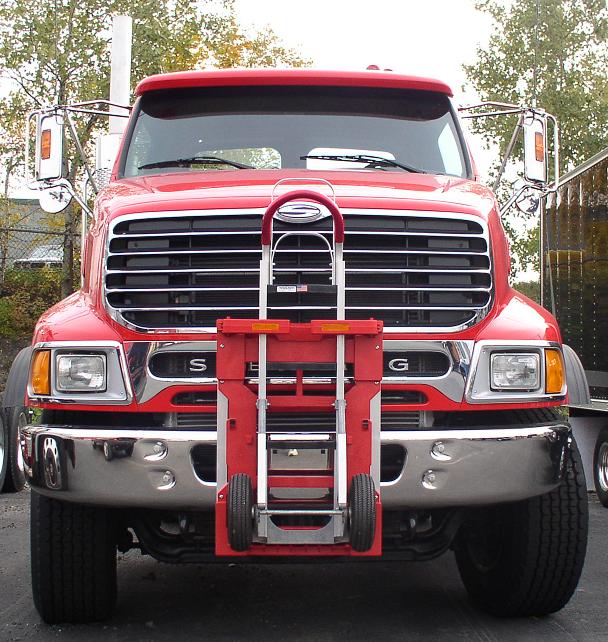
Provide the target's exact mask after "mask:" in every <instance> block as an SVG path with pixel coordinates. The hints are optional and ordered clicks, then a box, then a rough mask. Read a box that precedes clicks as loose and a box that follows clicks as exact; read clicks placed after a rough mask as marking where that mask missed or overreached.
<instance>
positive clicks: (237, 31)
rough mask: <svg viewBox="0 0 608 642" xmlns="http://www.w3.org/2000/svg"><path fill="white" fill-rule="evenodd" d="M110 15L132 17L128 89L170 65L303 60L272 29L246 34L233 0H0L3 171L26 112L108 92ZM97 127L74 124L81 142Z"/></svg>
mask: <svg viewBox="0 0 608 642" xmlns="http://www.w3.org/2000/svg"><path fill="white" fill-rule="evenodd" d="M116 14H128V15H130V16H131V17H132V18H133V56H132V79H131V86H132V87H133V88H134V87H135V85H136V83H137V82H138V81H139V80H141V79H142V78H143V77H144V76H147V75H150V74H155V73H161V72H168V71H180V70H185V69H194V68H203V67H235V66H246V67H251V66H260V67H268V66H296V67H299V66H302V65H305V64H308V61H306V60H304V59H302V58H301V57H300V56H299V55H298V54H297V53H296V52H295V51H293V50H291V49H289V48H286V47H284V46H282V45H281V43H280V42H279V40H278V38H277V36H276V35H275V34H274V33H273V32H272V30H270V29H266V30H264V31H261V32H257V33H253V34H250V33H248V32H246V31H245V30H244V29H243V28H242V27H241V26H240V25H239V24H238V21H237V18H236V13H235V9H234V3H233V0H201V1H199V2H193V1H192V0H52V1H50V0H46V1H44V2H40V1H39V0H0V70H1V71H2V73H3V75H4V76H5V77H7V78H11V79H12V80H13V85H14V88H15V89H14V90H13V91H12V92H11V93H10V94H9V96H8V97H7V99H6V100H4V101H3V102H2V105H1V106H0V122H1V123H2V128H3V130H4V132H3V133H4V135H3V136H2V138H1V139H0V156H1V157H3V158H5V159H10V162H9V164H8V165H7V167H6V169H7V170H8V171H9V172H11V171H13V169H14V168H15V167H16V166H17V165H18V164H19V163H21V162H22V160H23V140H22V130H23V122H24V117H25V114H26V113H27V112H28V111H29V110H31V109H36V108H38V107H42V106H45V105H49V104H67V103H71V102H77V101H86V100H95V99H98V98H107V97H108V95H109V86H110V78H109V71H110V38H111V26H112V17H113V16H114V15H116ZM95 126H96V120H95V119H94V118H87V119H85V120H84V122H81V123H79V127H78V130H79V131H78V133H79V137H80V139H81V142H82V143H83V145H84V144H86V142H87V139H88V138H89V137H90V135H91V134H92V133H93V131H94V128H95ZM71 160H72V161H73V162H74V161H75V159H74V158H72V159H71Z"/></svg>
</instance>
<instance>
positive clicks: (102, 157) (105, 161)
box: [95, 134, 122, 189]
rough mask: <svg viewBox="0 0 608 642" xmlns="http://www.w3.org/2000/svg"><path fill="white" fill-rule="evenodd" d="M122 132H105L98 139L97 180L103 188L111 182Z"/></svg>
mask: <svg viewBox="0 0 608 642" xmlns="http://www.w3.org/2000/svg"><path fill="white" fill-rule="evenodd" d="M121 137H122V134H104V135H102V136H100V137H99V138H98V139H97V142H96V146H95V147H96V149H95V182H96V183H97V188H98V189H102V188H104V187H105V186H106V185H107V184H108V183H109V182H110V176H111V175H112V169H113V168H114V163H115V161H116V156H117V155H118V150H119V148H120V139H121Z"/></svg>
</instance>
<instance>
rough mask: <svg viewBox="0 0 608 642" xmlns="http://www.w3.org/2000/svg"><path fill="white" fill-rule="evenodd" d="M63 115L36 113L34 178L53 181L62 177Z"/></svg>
mask: <svg viewBox="0 0 608 642" xmlns="http://www.w3.org/2000/svg"><path fill="white" fill-rule="evenodd" d="M63 129H64V122H63V116H61V115H60V114H55V113H50V114H38V116H37V118H36V163H35V179H36V180H37V181H53V180H57V179H59V178H62V177H63Z"/></svg>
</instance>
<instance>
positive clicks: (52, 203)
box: [38, 180, 72, 214]
mask: <svg viewBox="0 0 608 642" xmlns="http://www.w3.org/2000/svg"><path fill="white" fill-rule="evenodd" d="M38 200H39V201H40V208H41V209H42V210H43V211H44V212H47V213H48V214H58V213H59V212H62V211H63V210H64V209H65V208H66V207H67V206H68V205H69V204H70V203H71V202H72V190H71V189H70V184H69V183H68V182H67V181H66V180H60V181H57V182H56V183H54V184H53V185H52V186H51V187H47V188H44V189H41V190H40V194H39V196H38Z"/></svg>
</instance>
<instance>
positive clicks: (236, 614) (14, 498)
mask: <svg viewBox="0 0 608 642" xmlns="http://www.w3.org/2000/svg"><path fill="white" fill-rule="evenodd" d="M590 500H591V531H590V540H589V550H588V553H587V562H586V565H585V569H584V571H583V577H582V579H581V582H580V584H579V588H578V590H577V592H576V594H575V595H574V597H573V599H572V600H571V601H570V603H569V604H568V605H567V606H566V608H564V609H563V610H562V611H560V612H559V613H558V614H556V615H553V616H550V617H546V618H527V619H519V620H509V619H494V618H491V617H489V616H487V615H485V614H483V613H481V612H479V611H477V610H476V609H475V608H474V607H473V606H472V605H471V604H470V603H469V601H468V600H467V597H466V594H465V591H464V589H463V588H462V585H461V583H460V580H459V577H458V572H457V570H456V564H455V562H454V559H453V556H452V555H451V554H446V555H444V556H443V557H441V558H439V559H437V560H434V561H433V562H424V563H405V562H400V563H396V564H388V563H374V564H356V563H346V564H333V565H318V564H317V565H315V564H297V565H296V564H284V565H250V566H230V565H208V566H171V565H166V564H159V563H158V562H155V561H154V560H152V559H149V558H146V557H142V556H141V555H139V554H138V553H135V552H131V553H129V554H127V555H121V556H120V557H119V562H118V578H119V580H118V582H119V584H118V607H117V609H116V612H115V615H114V617H113V618H112V619H111V620H110V621H109V622H106V623H105V624H94V625H85V626H72V625H67V626H47V625H45V624H43V623H42V622H41V621H40V619H39V617H38V614H37V613H36V610H35V609H34V605H33V603H32V597H31V590H30V578H29V552H28V539H29V536H28V524H29V514H28V513H29V510H28V509H29V494H28V493H27V492H25V491H24V492H22V493H19V494H17V495H0V640H1V641H3V642H5V641H6V642H9V641H11V642H12V641H17V640H56V639H60V640H78V641H81V640H87V641H95V640H103V641H104V642H112V641H119V640H120V641H122V640H124V641H127V640H128V641H129V642H133V641H140V640H175V641H177V640H179V641H181V640H185V641H189V640H202V639H204V640H236V639H249V640H264V641H266V640H349V642H350V641H351V640H383V641H385V640H405V639H407V640H467V641H469V640H481V641H484V642H488V641H490V640H504V641H505V642H506V641H509V642H511V641H512V640H530V641H531V642H532V641H534V642H537V641H540V640H551V641H552V642H554V641H559V640H594V641H595V640H608V617H607V616H606V615H605V612H606V607H605V605H604V595H605V594H604V589H605V588H606V587H607V585H608V555H606V552H607V546H606V541H605V539H606V538H605V532H606V530H607V527H608V510H606V509H604V508H602V506H601V505H600V504H599V503H598V502H597V500H596V499H595V496H593V495H591V496H590Z"/></svg>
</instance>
